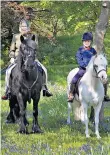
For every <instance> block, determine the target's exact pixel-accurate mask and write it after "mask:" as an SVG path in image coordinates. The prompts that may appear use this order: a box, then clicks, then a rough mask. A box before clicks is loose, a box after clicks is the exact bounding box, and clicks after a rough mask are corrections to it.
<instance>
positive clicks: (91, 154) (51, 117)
mask: <svg viewBox="0 0 110 155" xmlns="http://www.w3.org/2000/svg"><path fill="white" fill-rule="evenodd" d="M2 86H4V83H3V82H2ZM49 87H50V89H51V91H52V92H53V93H54V96H53V97H51V98H43V97H42V96H41V100H40V102H39V124H40V126H41V129H42V130H43V131H44V133H43V134H29V135H22V134H17V133H16V132H17V130H18V128H19V127H18V125H17V124H6V123H5V119H6V116H7V114H8V111H9V105H8V102H7V101H2V104H1V108H2V113H1V118H2V120H1V124H2V126H1V129H2V134H1V135H2V143H1V145H2V155H6V154H7V155H21V154H22V155H78V154H79V155H101V154H102V155H109V154H110V118H109V114H110V110H109V108H110V103H108V104H106V105H105V121H104V122H105V125H106V126H107V130H108V131H106V130H105V129H104V128H101V127H100V134H101V137H102V139H101V140H97V139H96V136H95V134H94V125H93V124H91V123H89V130H90V133H91V138H90V139H86V138H85V134H84V127H85V126H84V125H83V124H82V123H81V122H76V121H74V119H73V117H72V124H71V125H67V124H66V119H67V102H66V100H67V97H66V87H65V86H61V85H59V84H53V85H50V84H49ZM2 93H3V91H2ZM27 118H28V120H29V123H30V125H29V131H31V126H32V103H31V104H28V108H27Z"/></svg>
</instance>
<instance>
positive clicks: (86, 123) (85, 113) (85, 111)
mask: <svg viewBox="0 0 110 155" xmlns="http://www.w3.org/2000/svg"><path fill="white" fill-rule="evenodd" d="M82 105H83V108H84V123H85V126H86V129H85V134H86V138H89V137H90V135H89V130H88V116H87V109H88V107H87V105H86V103H84V102H83V104H82Z"/></svg>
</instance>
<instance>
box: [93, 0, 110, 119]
mask: <svg viewBox="0 0 110 155" xmlns="http://www.w3.org/2000/svg"><path fill="white" fill-rule="evenodd" d="M109 17H110V2H109V1H103V2H102V8H101V14H100V16H99V20H98V23H97V24H96V29H95V36H94V48H95V49H96V51H97V53H103V52H104V36H105V33H106V30H107V27H108V22H109ZM92 110H93V109H92ZM92 113H93V111H92ZM103 118H104V103H103V104H102V107H101V111H100V115H99V119H100V121H103Z"/></svg>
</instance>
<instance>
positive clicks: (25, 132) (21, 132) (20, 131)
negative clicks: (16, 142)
mask: <svg viewBox="0 0 110 155" xmlns="http://www.w3.org/2000/svg"><path fill="white" fill-rule="evenodd" d="M17 133H20V134H29V132H28V130H25V129H24V130H18V131H17Z"/></svg>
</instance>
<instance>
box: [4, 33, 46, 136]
mask: <svg viewBox="0 0 110 155" xmlns="http://www.w3.org/2000/svg"><path fill="white" fill-rule="evenodd" d="M20 40H21V46H20V51H19V55H18V58H17V65H16V66H15V68H14V69H13V70H12V73H11V76H10V92H11V97H10V100H9V105H10V113H9V115H8V117H7V120H8V121H10V120H11V122H13V123H14V121H15V120H16V118H19V120H20V123H19V124H20V129H19V131H18V132H20V133H28V129H27V125H28V124H29V123H28V121H27V119H26V106H27V101H28V102H29V103H30V102H31V99H32V100H33V125H32V132H33V133H40V132H42V131H41V129H40V127H39V124H38V102H39V99H40V92H41V89H42V83H43V77H44V76H43V71H40V70H39V67H38V65H37V63H36V61H35V56H36V52H37V51H36V46H37V45H36V43H35V36H34V35H33V36H32V38H31V39H26V40H25V39H24V37H23V36H21V37H20Z"/></svg>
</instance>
